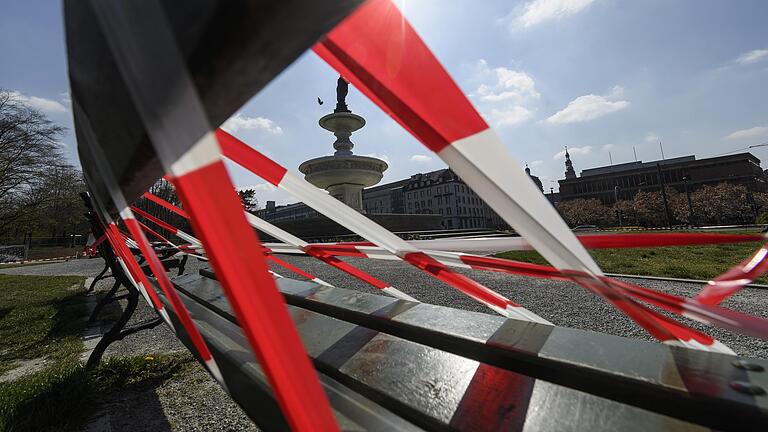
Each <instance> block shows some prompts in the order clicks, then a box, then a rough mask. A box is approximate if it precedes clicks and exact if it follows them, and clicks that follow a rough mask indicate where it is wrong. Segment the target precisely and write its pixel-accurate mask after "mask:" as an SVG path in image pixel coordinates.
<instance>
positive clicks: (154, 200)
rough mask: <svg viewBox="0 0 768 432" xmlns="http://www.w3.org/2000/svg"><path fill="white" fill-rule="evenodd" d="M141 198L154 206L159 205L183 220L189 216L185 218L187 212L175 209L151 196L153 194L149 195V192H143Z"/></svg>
mask: <svg viewBox="0 0 768 432" xmlns="http://www.w3.org/2000/svg"><path fill="white" fill-rule="evenodd" d="M143 197H144V198H146V199H148V200H150V201H152V202H153V203H155V204H159V205H161V206H163V207H165V208H167V209H168V210H170V211H172V212H174V213H176V214H177V215H179V216H181V217H183V218H185V219H189V216H187V212H185V211H184V210H182V209H180V208H178V207H176V206H175V205H173V204H171V203H169V202H168V201H166V200H164V199H162V198H160V197H159V196H156V195H153V194H151V193H149V192H144V195H143Z"/></svg>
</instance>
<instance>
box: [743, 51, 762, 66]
mask: <svg viewBox="0 0 768 432" xmlns="http://www.w3.org/2000/svg"><path fill="white" fill-rule="evenodd" d="M765 58H768V49H759V50H753V51H749V52H745V53H744V54H742V55H740V56H739V57H738V58H736V63H738V64H740V65H750V64H753V63H757V62H759V61H760V60H763V59H765Z"/></svg>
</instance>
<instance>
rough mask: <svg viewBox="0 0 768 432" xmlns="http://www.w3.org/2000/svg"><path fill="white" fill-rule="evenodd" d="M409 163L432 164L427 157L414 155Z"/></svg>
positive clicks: (430, 159)
mask: <svg viewBox="0 0 768 432" xmlns="http://www.w3.org/2000/svg"><path fill="white" fill-rule="evenodd" d="M409 160H410V161H411V162H416V163H429V162H432V158H431V157H429V156H427V155H421V154H415V155H413V156H411V158H410V159H409Z"/></svg>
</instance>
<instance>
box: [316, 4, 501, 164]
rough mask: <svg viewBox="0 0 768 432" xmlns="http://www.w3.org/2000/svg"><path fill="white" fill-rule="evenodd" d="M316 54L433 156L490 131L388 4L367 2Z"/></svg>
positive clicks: (319, 44)
mask: <svg viewBox="0 0 768 432" xmlns="http://www.w3.org/2000/svg"><path fill="white" fill-rule="evenodd" d="M313 50H314V51H315V52H316V53H317V54H318V55H319V56H320V57H322V58H323V60H325V61H326V62H327V63H328V64H329V65H331V67H333V68H334V69H336V70H337V71H339V73H341V75H342V76H344V78H345V79H348V80H349V81H350V82H351V83H352V84H353V85H354V86H355V87H356V88H357V89H359V90H360V91H362V92H363V93H364V94H365V95H367V96H368V97H369V98H370V99H371V100H372V101H373V102H374V103H376V104H377V105H379V107H381V109H383V110H384V111H385V112H387V113H388V114H389V115H390V116H392V118H394V119H395V120H396V121H397V122H398V123H400V124H401V125H402V126H403V127H404V128H406V129H407V130H408V131H410V132H411V133H412V134H413V135H414V136H415V137H416V138H417V139H419V140H420V141H421V142H422V143H424V145H425V146H427V147H428V148H429V149H430V150H432V151H434V152H439V151H440V150H442V149H443V148H445V147H446V146H448V145H449V144H450V143H452V142H454V141H457V140H459V139H461V138H466V137H468V136H470V135H474V134H476V133H478V132H481V131H483V130H485V129H488V125H487V124H486V123H485V121H484V120H483V119H482V117H480V114H478V112H477V111H476V110H475V109H474V107H472V105H471V104H470V103H469V101H468V100H467V98H466V97H465V96H464V94H463V93H462V91H461V90H460V89H459V87H458V86H457V85H456V83H455V82H454V81H453V79H451V77H450V76H449V75H448V73H447V72H446V71H445V69H444V68H443V66H442V65H441V64H440V62H439V61H437V59H436V58H435V56H434V55H433V54H432V52H431V51H430V49H429V48H428V47H427V46H426V45H425V44H424V42H423V41H422V40H421V38H420V37H419V35H418V34H416V31H415V30H414V29H413V27H411V25H410V23H408V21H407V20H406V19H405V17H403V15H402V14H401V13H400V11H399V10H398V9H397V7H395V5H394V4H392V2H391V1H389V0H371V1H368V2H367V3H365V4H364V5H362V6H361V7H359V8H358V9H357V10H356V11H355V12H354V13H352V14H351V15H350V16H349V17H347V18H346V19H345V20H344V21H342V22H341V24H339V25H338V26H336V28H334V29H333V30H332V31H331V32H329V33H328V34H327V35H326V37H325V39H324V40H322V41H321V42H320V43H318V44H317V45H315V47H314V48H313Z"/></svg>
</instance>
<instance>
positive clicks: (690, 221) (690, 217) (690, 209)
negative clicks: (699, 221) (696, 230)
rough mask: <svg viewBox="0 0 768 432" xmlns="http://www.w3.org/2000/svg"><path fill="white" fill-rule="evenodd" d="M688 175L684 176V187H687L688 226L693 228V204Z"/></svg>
mask: <svg viewBox="0 0 768 432" xmlns="http://www.w3.org/2000/svg"><path fill="white" fill-rule="evenodd" d="M689 179H690V177H689V176H688V175H684V176H683V186H684V187H685V198H686V199H687V200H688V225H690V226H693V225H694V224H693V204H691V190H690V189H688V180H689Z"/></svg>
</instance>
